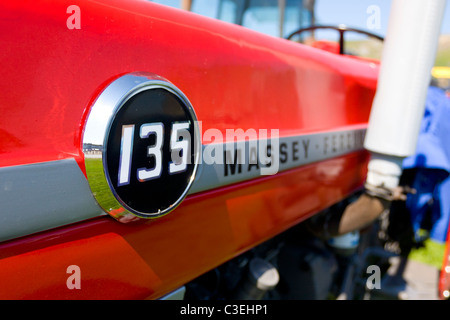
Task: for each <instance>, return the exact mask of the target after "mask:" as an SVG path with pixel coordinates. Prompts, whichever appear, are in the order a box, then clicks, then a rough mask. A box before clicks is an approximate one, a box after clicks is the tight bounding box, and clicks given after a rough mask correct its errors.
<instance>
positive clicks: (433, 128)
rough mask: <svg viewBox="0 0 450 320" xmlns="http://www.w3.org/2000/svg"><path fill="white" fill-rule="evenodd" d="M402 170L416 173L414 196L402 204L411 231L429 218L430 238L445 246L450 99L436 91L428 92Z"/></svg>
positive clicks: (449, 202)
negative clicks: (412, 149)
mask: <svg viewBox="0 0 450 320" xmlns="http://www.w3.org/2000/svg"><path fill="white" fill-rule="evenodd" d="M403 169H415V170H416V175H415V178H414V181H413V183H412V185H411V187H412V188H414V189H416V191H417V193H416V194H410V195H408V198H407V200H406V207H407V208H408V209H409V211H410V213H411V220H412V225H413V230H414V231H415V232H417V231H418V229H420V228H421V227H422V225H423V223H424V222H425V220H426V219H429V218H431V226H432V227H431V231H430V237H431V238H432V239H434V240H436V241H439V242H445V239H446V236H447V231H448V226H449V220H450V178H448V177H449V174H450V99H449V98H448V97H447V96H446V95H445V93H444V91H443V90H441V89H439V88H436V87H430V88H429V89H428V94H427V100H426V105H425V113H424V117H423V119H422V123H421V128H420V133H419V137H418V141H417V149H416V153H415V154H414V155H413V156H411V157H408V158H406V159H405V160H404V161H403ZM427 211H428V212H429V213H430V212H431V217H427V216H426V214H427Z"/></svg>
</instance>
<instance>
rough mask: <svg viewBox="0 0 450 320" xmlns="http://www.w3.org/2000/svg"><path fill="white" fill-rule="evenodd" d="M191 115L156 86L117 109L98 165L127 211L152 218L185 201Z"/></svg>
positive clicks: (191, 157) (191, 159) (191, 162)
mask: <svg viewBox="0 0 450 320" xmlns="http://www.w3.org/2000/svg"><path fill="white" fill-rule="evenodd" d="M194 117H195V115H194V114H193V112H192V110H191V109H190V108H189V106H187V105H186V103H185V102H184V101H183V100H182V99H180V96H178V95H177V94H176V93H175V92H173V91H172V90H170V89H168V88H164V87H158V86H155V87H151V88H149V89H146V90H144V91H140V92H138V93H137V94H135V95H133V96H132V97H131V98H129V99H128V100H126V102H125V103H124V104H123V105H122V106H121V107H120V108H119V109H118V111H117V112H116V114H115V116H114V117H113V119H112V122H111V125H110V127H109V132H108V133H107V135H106V136H107V138H106V142H105V150H104V153H103V156H104V159H103V164H104V170H105V175H106V177H107V180H108V184H109V187H110V188H111V190H112V191H113V193H114V196H115V197H116V199H117V200H118V201H119V202H120V203H121V204H122V206H123V207H124V208H125V209H126V210H128V211H130V212H131V213H133V214H135V215H137V216H139V217H143V218H149V217H157V216H160V215H163V214H165V213H167V212H169V211H170V210H172V209H173V208H174V207H175V206H176V205H178V204H179V202H180V201H181V200H182V199H183V198H184V197H185V195H186V193H187V191H188V189H189V187H190V185H191V183H192V180H193V177H194V175H195V171H196V164H195V162H196V158H195V150H194V140H195V138H194V137H195V132H194V127H195V125H196V124H195V118H194Z"/></svg>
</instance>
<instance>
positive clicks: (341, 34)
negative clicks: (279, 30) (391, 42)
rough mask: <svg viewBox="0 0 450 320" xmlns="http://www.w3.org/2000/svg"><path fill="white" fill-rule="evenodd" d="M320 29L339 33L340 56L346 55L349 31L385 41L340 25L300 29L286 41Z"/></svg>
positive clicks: (370, 33) (368, 33) (379, 37)
mask: <svg viewBox="0 0 450 320" xmlns="http://www.w3.org/2000/svg"><path fill="white" fill-rule="evenodd" d="M319 29H332V30H336V31H338V32H339V54H344V52H345V51H344V33H345V32H347V31H352V32H357V33H361V34H365V35H367V36H369V37H372V38H375V39H378V40H380V41H384V38H383V37H381V36H379V35H377V34H375V33H372V32H368V31H365V30H361V29H356V28H349V27H347V26H345V25H339V26H311V27H307V28H302V29H299V30H297V31H294V32H292V33H291V34H290V35H289V36H288V37H287V38H286V39H288V40H291V39H292V38H293V37H294V36H295V35H298V34H301V33H302V32H307V31H314V30H319Z"/></svg>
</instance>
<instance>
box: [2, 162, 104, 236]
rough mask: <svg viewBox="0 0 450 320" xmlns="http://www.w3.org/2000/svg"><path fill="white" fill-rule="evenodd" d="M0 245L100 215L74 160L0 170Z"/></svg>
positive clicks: (100, 212) (99, 209)
mask: <svg viewBox="0 0 450 320" xmlns="http://www.w3.org/2000/svg"><path fill="white" fill-rule="evenodd" d="M0 205H1V207H0V241H4V240H8V239H12V238H16V237H20V236H24V235H28V234H31V233H35V232H39V231H43V230H48V229H51V228H55V227H59V226H62V225H66V224H69V223H73V222H77V221H81V220H85V219H88V218H92V217H95V216H99V215H102V214H103V211H102V210H101V208H100V207H99V206H98V205H97V203H96V201H95V200H94V197H93V196H92V194H91V192H90V189H89V185H88V182H87V180H86V178H85V176H84V175H83V173H82V172H81V170H80V167H79V166H78V164H77V163H76V161H75V160H74V159H67V160H60V161H51V162H45V163H37V164H31V165H23V166H13V167H6V168H1V169H0Z"/></svg>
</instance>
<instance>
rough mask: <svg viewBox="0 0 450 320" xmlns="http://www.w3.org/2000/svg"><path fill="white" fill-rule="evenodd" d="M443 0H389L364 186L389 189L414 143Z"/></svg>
mask: <svg viewBox="0 0 450 320" xmlns="http://www.w3.org/2000/svg"><path fill="white" fill-rule="evenodd" d="M445 4H446V0H432V1H429V0H428V1H427V0H393V1H392V7H391V13H390V17H389V26H388V30H387V34H386V38H385V39H386V40H385V44H384V50H383V57H382V61H381V68H380V75H379V80H378V87H377V93H376V95H375V99H374V102H373V106H372V111H371V114H370V119H369V127H368V129H367V135H366V139H365V144H364V146H365V148H366V149H367V150H369V151H370V152H371V153H372V157H371V160H370V162H369V166H368V175H367V181H366V185H367V186H368V188H375V189H377V188H386V189H391V190H392V189H394V188H396V187H397V186H398V184H399V179H400V175H401V173H402V162H403V159H404V158H406V157H408V156H410V155H413V154H414V152H415V149H416V144H417V138H418V135H419V130H420V124H421V120H422V117H423V113H424V108H425V100H426V94H427V88H428V86H429V83H430V80H431V69H432V67H433V64H434V60H435V57H436V50H437V44H438V38H439V34H440V28H441V23H442V19H443V15H444V11H445V10H444V9H445Z"/></svg>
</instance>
